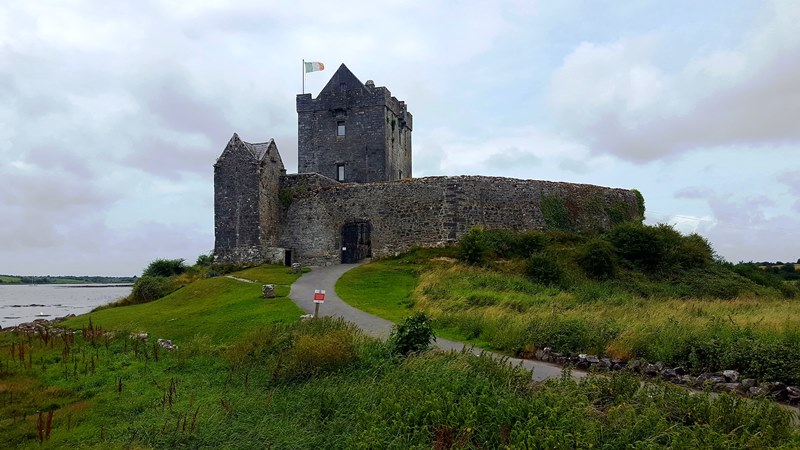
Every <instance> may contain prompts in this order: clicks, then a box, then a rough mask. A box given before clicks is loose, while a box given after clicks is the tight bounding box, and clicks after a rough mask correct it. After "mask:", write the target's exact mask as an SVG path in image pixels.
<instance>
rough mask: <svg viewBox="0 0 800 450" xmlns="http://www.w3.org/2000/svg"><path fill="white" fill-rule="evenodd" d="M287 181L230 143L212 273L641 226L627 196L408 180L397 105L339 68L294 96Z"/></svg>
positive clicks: (407, 133) (218, 197)
mask: <svg viewBox="0 0 800 450" xmlns="http://www.w3.org/2000/svg"><path fill="white" fill-rule="evenodd" d="M297 114H298V172H299V173H297V174H287V173H286V169H285V168H284V165H283V161H282V160H281V156H280V153H279V152H278V148H277V146H276V145H275V142H274V141H273V140H272V139H270V140H269V141H268V142H264V143H256V144H251V143H248V142H245V141H242V140H241V139H240V138H239V136H238V135H237V134H235V133H234V135H233V137H232V138H231V139H230V141H229V142H228V145H227V146H226V147H225V149H224V150H223V152H222V154H221V155H220V157H219V158H218V159H217V162H216V163H215V164H214V231H215V245H214V255H215V259H216V261H219V262H235V263H262V262H273V263H275V262H277V263H285V264H287V265H288V264H291V263H292V262H301V263H303V264H310V265H329V264H338V263H353V262H357V261H360V260H362V259H364V258H368V257H385V256H391V255H394V254H397V253H399V252H402V251H405V250H408V249H410V248H412V247H414V246H423V247H424V246H443V245H448V244H452V243H454V242H456V241H457V240H458V239H459V238H460V237H461V236H463V235H464V234H465V233H466V232H468V231H469V230H470V229H471V228H472V227H474V226H483V227H485V228H487V229H509V230H516V231H524V230H535V229H553V228H556V229H570V230H576V231H603V230H606V229H608V228H610V227H611V226H613V225H614V224H616V223H619V222H623V221H626V220H631V219H636V218H639V217H641V211H640V205H639V201H638V198H637V196H636V193H635V192H633V191H630V190H624V189H614V188H606V187H600V186H593V185H586V184H572V183H558V182H550V181H538V180H520V179H512V178H499V177H483V176H457V177H426V178H416V179H415V178H412V172H411V164H412V158H411V131H412V127H413V120H412V116H411V113H409V112H408V108H407V106H406V104H405V102H402V101H399V100H397V99H396V98H395V97H393V96H392V94H391V92H389V90H388V89H386V88H385V87H378V86H375V84H374V83H373V82H372V81H367V82H366V83H362V82H361V81H359V80H358V78H356V76H355V75H353V73H352V72H350V70H349V69H348V68H347V67H346V66H345V65H344V64H342V65H341V66H340V67H339V69H338V70H337V71H336V73H334V74H333V76H332V77H331V79H330V81H329V82H328V84H327V85H325V87H324V88H323V89H322V91H320V93H319V95H318V96H317V98H313V97H312V95H311V94H300V95H298V96H297Z"/></svg>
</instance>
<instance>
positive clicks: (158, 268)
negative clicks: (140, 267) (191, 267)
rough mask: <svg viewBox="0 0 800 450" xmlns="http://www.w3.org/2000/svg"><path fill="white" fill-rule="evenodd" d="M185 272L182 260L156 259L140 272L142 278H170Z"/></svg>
mask: <svg viewBox="0 0 800 450" xmlns="http://www.w3.org/2000/svg"><path fill="white" fill-rule="evenodd" d="M183 272H186V264H184V259H183V258H178V259H156V260H155V261H153V262H151V263H150V264H148V266H147V268H145V269H144V271H143V272H142V276H143V277H171V276H173V275H180V274H182V273H183Z"/></svg>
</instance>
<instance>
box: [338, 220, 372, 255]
mask: <svg viewBox="0 0 800 450" xmlns="http://www.w3.org/2000/svg"><path fill="white" fill-rule="evenodd" d="M371 232H372V224H370V223H369V222H350V223H346V224H344V226H343V227H342V264H353V263H357V262H359V261H361V260H362V259H364V258H369V257H370V256H372V241H371V237H370V234H371Z"/></svg>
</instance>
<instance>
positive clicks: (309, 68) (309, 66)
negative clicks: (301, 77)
mask: <svg viewBox="0 0 800 450" xmlns="http://www.w3.org/2000/svg"><path fill="white" fill-rule="evenodd" d="M304 64H305V66H306V73H308V72H319V71H320V70H325V64H322V63H321V62H306V63H304Z"/></svg>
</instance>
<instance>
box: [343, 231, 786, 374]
mask: <svg viewBox="0 0 800 450" xmlns="http://www.w3.org/2000/svg"><path fill="white" fill-rule="evenodd" d="M636 227H639V226H638V225H635V226H633V231H630V230H626V231H625V232H626V233H630V235H632V236H634V238H635V239H639V241H638V242H635V243H634V244H630V245H627V246H626V247H625V248H626V249H630V248H632V247H635V246H637V245H638V246H639V248H640V249H642V250H641V251H642V253H643V254H645V256H646V255H647V252H653V253H656V254H657V256H659V257H660V258H661V260H648V259H646V258H644V257H641V255H627V259H626V257H625V255H620V254H618V253H617V252H616V251H615V249H614V247H613V246H612V245H611V244H610V243H608V241H610V240H612V239H611V238H608V240H607V241H606V242H603V241H602V240H600V239H602V238H600V239H599V238H598V237H596V236H581V235H577V234H571V233H562V232H555V233H530V234H527V235H514V234H513V233H506V232H496V233H492V232H480V231H478V232H477V233H473V234H472V235H467V236H466V237H465V239H464V240H463V241H462V243H461V248H458V247H453V248H446V249H420V250H417V251H415V252H411V253H409V254H406V255H403V256H401V257H399V258H395V259H388V260H383V261H376V262H373V263H371V264H367V265H364V266H362V267H359V268H356V269H354V270H351V271H350V272H347V273H346V274H345V275H344V276H343V277H342V278H341V279H340V281H339V283H338V284H337V292H338V293H339V295H340V297H341V298H342V299H343V300H344V301H346V302H348V303H350V304H352V305H354V306H356V307H358V308H361V309H364V310H366V311H369V312H371V313H373V314H376V315H378V316H381V317H384V318H386V319H389V320H393V321H398V320H400V319H402V318H403V317H405V316H407V315H409V314H411V313H412V312H413V311H424V312H426V313H427V314H428V315H429V316H431V317H432V318H433V320H434V324H435V326H436V328H437V330H438V332H439V334H442V335H444V336H446V337H450V338H454V339H458V340H463V341H467V342H471V343H474V344H476V345H479V346H482V347H488V348H492V349H495V350H499V351H503V352H506V353H508V354H511V355H518V356H529V355H532V354H533V353H534V352H535V351H536V350H537V349H540V348H543V347H551V348H553V350H554V351H557V352H562V353H571V354H578V353H589V354H595V355H598V356H609V357H612V358H620V359H630V358H644V359H646V360H648V361H651V362H657V361H660V362H664V363H667V364H671V365H673V366H683V367H688V368H690V369H691V370H693V371H697V372H701V371H715V370H722V369H736V370H739V371H740V372H741V373H742V374H743V375H744V376H746V377H753V378H758V379H762V380H771V381H783V382H786V383H790V384H799V383H800V333H799V332H798V330H800V302H798V301H797V299H796V298H795V296H796V295H797V287H796V286H795V285H793V284H792V282H785V281H783V280H781V279H779V278H776V277H772V276H771V275H770V274H769V273H767V272H764V271H763V270H760V269H757V268H753V267H751V266H749V265H737V266H734V265H731V264H728V263H724V262H718V261H714V260H712V259H711V255H712V253H713V252H712V251H711V249H710V247H708V245H707V243H705V242H704V241H700V240H698V239H697V238H687V237H680V235H676V234H675V233H674V232H673V231H671V230H669V229H665V228H663V227H662V228H660V229H658V227H649V228H650V229H645V230H644V233H642V234H648V235H649V236H650V237H649V238H648V236H647V235H646V236H645V238H641V236H639V235H638V234H636V233H638V232H639V230H640V229H641V228H636ZM653 229H655V230H656V231H655V232H653ZM664 235H665V236H664ZM647 239H653V240H662V239H663V241H666V244H665V243H664V242H663V241H661V242H658V244H659V245H664V247H666V248H662V249H656V250H652V248H653V247H652V246H651V245H650V244H651V243H650V242H648V241H647ZM476 240H477V241H478V242H476ZM670 240H671V241H670ZM526 245H527V247H528V248H529V252H528V253H527V256H524V255H522V254H521V253H520V249H522V248H525V246H526ZM669 246H671V248H672V249H671V250H670V247H669ZM695 247H696V248H695ZM476 248H477V251H476ZM687 249H693V250H687ZM592 252H594V253H592ZM670 252H673V254H670ZM587 255H589V256H594V260H593V261H590V263H591V264H587V263H586V259H587ZM588 259H590V260H591V258H588ZM597 260H600V262H599V263H598V262H597ZM598 265H602V266H601V269H603V270H586V268H587V267H589V268H590V269H597V266H598Z"/></svg>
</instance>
